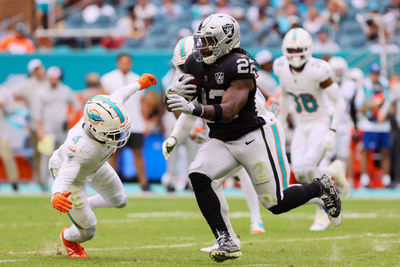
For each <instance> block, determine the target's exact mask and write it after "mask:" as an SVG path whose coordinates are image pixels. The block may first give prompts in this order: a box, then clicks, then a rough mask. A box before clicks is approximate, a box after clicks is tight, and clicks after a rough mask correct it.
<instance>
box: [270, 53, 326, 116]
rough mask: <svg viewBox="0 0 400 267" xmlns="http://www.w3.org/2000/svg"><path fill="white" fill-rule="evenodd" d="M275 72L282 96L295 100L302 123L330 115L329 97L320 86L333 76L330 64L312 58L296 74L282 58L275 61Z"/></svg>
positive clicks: (284, 58)
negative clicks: (285, 95)
mask: <svg viewBox="0 0 400 267" xmlns="http://www.w3.org/2000/svg"><path fill="white" fill-rule="evenodd" d="M273 70H274V74H275V75H276V76H277V77H278V79H279V82H280V86H281V88H282V94H287V96H289V97H290V98H292V99H293V101H294V103H295V110H296V113H297V115H298V116H297V118H298V121H299V122H300V123H301V122H309V121H314V120H318V119H320V118H322V117H327V116H329V115H330V111H329V109H328V105H329V104H328V99H327V96H326V94H325V93H324V90H323V88H321V86H320V84H321V83H322V82H324V81H326V80H327V79H328V78H329V77H331V76H332V71H331V68H330V66H329V63H328V62H326V61H324V60H321V59H318V58H314V57H311V58H310V59H309V60H308V61H307V63H306V65H305V66H304V69H303V70H302V71H301V72H295V71H293V70H291V68H290V66H289V61H288V60H287V59H286V57H284V56H281V57H279V58H277V59H276V60H275V61H274V65H273ZM283 108H284V107H283Z"/></svg>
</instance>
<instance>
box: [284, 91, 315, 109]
mask: <svg viewBox="0 0 400 267" xmlns="http://www.w3.org/2000/svg"><path fill="white" fill-rule="evenodd" d="M287 93H288V95H291V96H293V98H294V102H296V111H297V113H301V112H302V111H303V109H304V110H305V111H307V112H310V113H311V112H315V111H317V109H318V103H317V100H316V99H315V97H314V96H313V95H312V94H299V95H295V94H293V93H291V92H287Z"/></svg>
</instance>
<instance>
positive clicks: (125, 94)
mask: <svg viewBox="0 0 400 267" xmlns="http://www.w3.org/2000/svg"><path fill="white" fill-rule="evenodd" d="M139 90H140V85H139V84H138V83H137V82H135V83H133V84H130V85H126V86H122V87H120V88H118V89H117V90H116V91H115V92H114V93H113V94H112V95H111V97H112V98H113V99H114V100H115V101H117V102H118V103H119V104H121V105H122V104H124V103H125V102H126V101H127V100H128V99H129V98H130V97H131V96H132V95H134V94H135V93H136V92H137V91H139Z"/></svg>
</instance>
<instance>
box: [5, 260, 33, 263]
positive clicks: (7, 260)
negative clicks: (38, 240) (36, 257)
mask: <svg viewBox="0 0 400 267" xmlns="http://www.w3.org/2000/svg"><path fill="white" fill-rule="evenodd" d="M17 261H28V260H0V263H6V262H17Z"/></svg>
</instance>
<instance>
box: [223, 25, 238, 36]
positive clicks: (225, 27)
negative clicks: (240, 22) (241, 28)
mask: <svg viewBox="0 0 400 267" xmlns="http://www.w3.org/2000/svg"><path fill="white" fill-rule="evenodd" d="M222 30H223V31H224V33H225V35H226V36H227V37H228V38H232V36H233V34H234V33H235V28H234V27H233V24H225V25H223V26H222Z"/></svg>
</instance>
